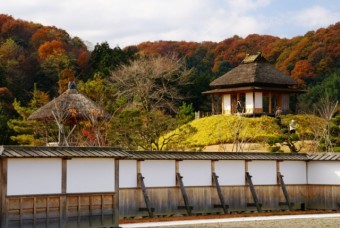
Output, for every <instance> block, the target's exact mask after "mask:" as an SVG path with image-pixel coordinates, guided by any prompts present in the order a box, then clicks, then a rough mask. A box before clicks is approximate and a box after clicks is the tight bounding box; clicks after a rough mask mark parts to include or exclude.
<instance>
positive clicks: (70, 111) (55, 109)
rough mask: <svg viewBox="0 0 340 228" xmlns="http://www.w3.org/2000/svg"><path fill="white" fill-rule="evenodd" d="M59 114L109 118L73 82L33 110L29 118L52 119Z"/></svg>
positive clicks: (73, 116)
mask: <svg viewBox="0 0 340 228" xmlns="http://www.w3.org/2000/svg"><path fill="white" fill-rule="evenodd" d="M53 113H54V114H55V115H57V114H59V115H62V116H63V118H65V119H70V120H84V119H88V118H89V117H99V118H109V117H110V115H109V114H108V113H107V112H106V111H105V110H104V109H103V108H101V107H100V106H98V105H97V104H96V103H95V102H94V101H92V100H91V99H90V98H88V97H86V96H85V95H83V94H81V93H79V91H78V90H77V89H76V86H75V84H74V83H73V84H72V83H71V84H70V85H69V89H68V90H66V91H65V92H64V93H62V94H61V95H60V96H59V97H57V98H54V99H53V100H52V101H50V102H49V103H47V104H46V105H44V106H42V107H41V108H39V109H38V110H36V111H35V112H33V113H32V114H31V115H30V116H29V117H28V119H29V120H54V116H53Z"/></svg>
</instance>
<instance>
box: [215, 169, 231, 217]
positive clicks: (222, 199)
mask: <svg viewBox="0 0 340 228" xmlns="http://www.w3.org/2000/svg"><path fill="white" fill-rule="evenodd" d="M212 177H213V180H214V183H215V186H216V190H217V194H218V197H219V198H220V202H221V205H214V207H215V208H218V207H222V209H223V212H224V214H228V208H229V205H226V204H225V202H224V197H223V194H222V190H221V186H220V183H219V182H218V176H217V175H216V173H215V172H213V173H212Z"/></svg>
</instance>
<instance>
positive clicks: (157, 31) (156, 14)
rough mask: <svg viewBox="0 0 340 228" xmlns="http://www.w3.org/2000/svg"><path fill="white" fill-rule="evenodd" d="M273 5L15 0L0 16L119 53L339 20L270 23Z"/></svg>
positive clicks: (266, 1) (318, 10)
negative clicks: (152, 44) (102, 44)
mask: <svg viewBox="0 0 340 228" xmlns="http://www.w3.org/2000/svg"><path fill="white" fill-rule="evenodd" d="M278 1H279V0H95V1H94V0H58V1H53V2H51V1H46V0H30V1H28V0H16V1H4V2H2V3H1V5H0V10H1V12H2V13H7V14H11V15H13V16H14V17H15V18H21V19H24V20H28V21H34V22H37V23H42V24H44V25H55V26H56V27H59V28H62V29H64V30H66V31H67V32H68V33H70V34H71V35H72V36H79V37H80V38H82V39H83V40H87V41H90V42H92V43H94V44H95V43H97V42H103V41H108V42H109V43H110V44H111V45H112V46H115V45H119V46H121V47H124V46H127V45H133V44H138V43H140V42H143V41H148V40H150V41H155V40H187V41H198V42H200V41H207V40H210V41H221V40H223V39H226V38H228V37H231V36H233V35H240V36H247V35H248V34H251V33H260V34H262V33H264V32H266V33H269V34H273V33H275V32H276V31H275V29H278V28H279V29H280V31H279V33H280V34H283V35H285V33H287V30H289V29H292V28H293V27H294V26H296V25H295V24H304V25H305V24H306V25H310V24H312V25H313V24H317V23H319V24H322V26H324V25H327V24H330V23H334V20H335V21H336V20H339V15H338V14H334V13H332V12H330V11H329V10H327V9H325V8H322V7H314V8H307V9H304V10H300V11H299V12H298V11H288V12H283V13H282V14H280V15H270V19H269V18H268V17H267V16H268V12H270V10H271V8H270V7H271V5H275V4H274V3H278ZM286 1H287V2H286ZM301 1H305V2H308V0H301ZM324 1H329V0H324ZM282 2H284V3H282V4H283V5H286V6H287V5H291V4H292V2H290V0H285V1H282ZM280 4H281V3H280ZM298 10H299V9H298ZM280 12H281V11H280ZM289 12H291V14H290V13H289ZM297 12H298V14H297ZM286 15H288V16H286ZM286 18H290V20H287V19H286ZM278 25H284V26H278ZM273 31H275V32H273ZM303 32H305V31H302V32H301V33H303ZM301 33H300V34H301ZM273 35H275V34H273Z"/></svg>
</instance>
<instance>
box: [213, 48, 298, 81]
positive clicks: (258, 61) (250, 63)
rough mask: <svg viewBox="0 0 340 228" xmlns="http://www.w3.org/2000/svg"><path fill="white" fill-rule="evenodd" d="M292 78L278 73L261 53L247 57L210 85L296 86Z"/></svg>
mask: <svg viewBox="0 0 340 228" xmlns="http://www.w3.org/2000/svg"><path fill="white" fill-rule="evenodd" d="M296 84H297V83H296V81H295V80H294V79H292V78H291V77H289V76H287V75H285V74H284V73H282V72H281V71H278V70H277V69H276V68H275V67H274V66H273V65H271V64H270V63H269V62H268V61H267V60H266V59H265V58H264V57H263V56H262V55H261V53H259V54H257V55H249V56H247V57H246V58H245V59H244V60H243V61H242V63H241V64H240V65H239V66H237V67H235V68H234V69H232V70H231V71H229V72H227V73H226V74H224V75H222V76H221V77H219V78H217V79H215V80H214V81H212V82H211V83H210V86H212V87H236V86H241V85H270V86H274V87H275V86H291V85H296Z"/></svg>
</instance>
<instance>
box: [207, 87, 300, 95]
mask: <svg viewBox="0 0 340 228" xmlns="http://www.w3.org/2000/svg"><path fill="white" fill-rule="evenodd" d="M249 91H257V92H259V91H262V92H280V93H305V92H306V91H305V90H301V89H293V88H279V87H265V86H245V87H235V88H220V89H213V90H209V91H205V92H203V93H202V94H225V93H233V92H249Z"/></svg>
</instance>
